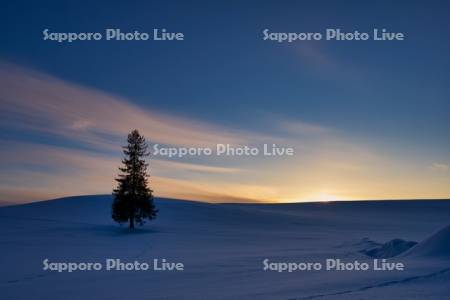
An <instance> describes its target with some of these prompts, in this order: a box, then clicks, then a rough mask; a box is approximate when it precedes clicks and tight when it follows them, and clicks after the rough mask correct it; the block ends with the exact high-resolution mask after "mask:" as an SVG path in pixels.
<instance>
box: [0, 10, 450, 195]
mask: <svg viewBox="0 0 450 300" xmlns="http://www.w3.org/2000/svg"><path fill="white" fill-rule="evenodd" d="M373 2H374V3H368V2H366V3H360V1H348V2H347V1H346V2H345V5H344V4H343V3H342V2H338V1H314V2H312V1H258V2H251V1H246V2H244V1H192V2H191V1H190V2H187V1H132V2H125V1H96V2H95V3H92V1H91V2H83V1H67V2H64V3H63V1H58V2H48V1H39V2H38V3H37V2H32V1H29V2H27V1H14V2H9V3H4V4H2V6H3V8H2V10H1V12H0V16H1V18H0V28H1V43H0V164H1V166H2V167H1V168H0V201H1V202H0V203H2V204H10V203H22V202H29V201H36V200H44V199H50V198H56V197H63V196H68V195H84V194H107V193H110V192H111V191H112V188H113V187H114V184H115V183H114V177H115V176H116V175H117V172H118V170H117V168H118V167H119V165H120V159H121V156H122V154H121V146H122V145H124V143H125V142H126V135H127V133H128V132H130V131H131V130H132V129H134V128H137V129H139V130H140V131H141V133H143V134H144V136H145V137H146V138H147V140H148V142H149V143H150V145H152V144H155V143H158V144H161V145H165V146H166V147H215V145H217V144H218V143H220V144H230V145H235V146H239V145H240V146H243V145H250V146H255V147H261V145H263V144H269V145H271V144H273V143H275V144H277V145H280V146H283V147H292V148H293V149H295V155H293V156H281V157H263V156H261V155H259V156H256V157H248V156H241V157H236V156H235V157H229V156H221V157H218V156H195V157H182V158H168V157H161V156H157V157H155V156H151V157H150V158H149V162H150V174H151V177H150V185H151V187H152V189H153V190H154V191H155V195H156V196H159V197H172V198H181V199H192V200H201V201H209V202H255V201H256V202H297V201H330V200H371V199H430V198H450V139H449V132H450V118H449V116H450V82H449V81H450V57H449V53H450V34H449V33H450V5H449V4H448V2H446V1H408V2H403V3H401V2H400V1H395V2H392V1H373ZM105 28H120V29H121V31H123V32H127V31H134V30H138V31H141V32H152V31H153V29H154V28H165V29H167V31H171V32H182V33H183V34H184V36H185V39H184V40H183V41H105V40H101V41H76V42H72V43H58V42H55V41H48V40H43V33H42V32H43V30H44V29H49V31H50V32H103V31H104V30H105ZM266 28H268V29H270V31H271V32H324V31H325V30H326V29H327V28H340V29H341V30H342V31H345V32H353V31H355V30H358V31H360V32H372V30H373V29H374V28H379V29H382V28H385V29H387V30H388V31H392V32H402V33H404V34H405V36H406V38H405V40H404V41H373V40H368V41H325V40H323V41H297V42H293V43H277V42H275V41H265V40H263V33H262V32H263V30H264V29H266Z"/></svg>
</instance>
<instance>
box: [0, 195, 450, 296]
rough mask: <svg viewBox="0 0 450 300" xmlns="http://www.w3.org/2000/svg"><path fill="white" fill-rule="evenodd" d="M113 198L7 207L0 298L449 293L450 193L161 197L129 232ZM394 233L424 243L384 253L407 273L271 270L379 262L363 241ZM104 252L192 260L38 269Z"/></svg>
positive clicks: (1, 231)
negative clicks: (238, 199) (161, 267)
mask: <svg viewBox="0 0 450 300" xmlns="http://www.w3.org/2000/svg"><path fill="white" fill-rule="evenodd" d="M111 201H112V199H111V196H108V195H98V196H80V197H70V198H63V199H57V200H51V201H43V202H37V203H32V204H26V205H18V206H9V207H1V208H0V221H1V223H0V241H1V243H0V252H1V253H2V255H0V266H1V268H0V288H1V299H6V300H9V299H26V300H29V299H30V298H31V297H32V298H35V299H130V298H142V299H316V298H318V299H393V298H395V299H425V298H426V299H445V297H448V295H449V292H450V291H449V289H450V288H449V285H448V281H449V280H450V259H449V256H448V255H446V254H448V253H449V251H448V249H449V227H448V225H449V223H450V222H449V218H448V216H449V215H450V201H431V200H430V201H373V202H372V201H371V202H336V203H304V204H265V205H263V204H208V203H201V202H193V201H181V200H173V199H157V200H156V203H155V204H156V206H157V208H158V209H159V210H160V213H159V215H158V218H157V219H156V220H155V221H152V222H150V223H148V224H146V225H145V226H144V227H142V228H139V229H138V230H136V231H134V232H130V231H129V230H128V229H127V228H126V227H120V226H119V225H117V224H116V223H114V222H113V221H112V220H111V217H110V213H111ZM442 228H444V229H443V230H441V231H439V232H438V233H436V234H433V232H436V230H439V229H442ZM393 239H403V240H407V241H419V242H420V241H422V242H420V243H419V244H417V245H416V246H415V247H413V248H411V249H410V250H409V251H408V252H406V253H405V254H404V255H399V256H395V257H392V258H390V259H389V260H388V261H394V262H402V263H404V264H405V266H406V270H405V271H391V272H388V271H365V272H355V271H343V272H342V271H325V270H320V271H302V272H291V273H289V272H281V273H280V272H275V271H267V270H266V271H264V264H263V261H264V260H265V259H269V260H270V261H271V262H296V263H301V262H325V260H326V259H328V258H333V259H340V260H342V261H344V262H352V261H355V260H358V261H360V262H367V263H372V262H373V258H371V257H368V256H366V255H364V254H362V253H361V252H360V251H362V250H367V249H368V248H369V247H372V248H373V247H374V246H377V245H383V244H382V243H385V242H386V241H390V240H393ZM391 250H398V249H390V251H391ZM108 258H114V259H120V260H122V261H126V262H133V261H135V260H137V261H140V262H152V261H153V259H155V258H156V259H166V260H167V261H170V262H182V263H183V264H184V266H185V270H184V271H181V272H160V271H106V270H100V271H95V272H94V271H84V272H83V271H79V272H72V273H64V272H62V273H58V272H52V271H48V270H47V271H46V270H43V260H45V259H48V260H49V261H51V262H77V263H78V262H104V261H105V260H106V259H108Z"/></svg>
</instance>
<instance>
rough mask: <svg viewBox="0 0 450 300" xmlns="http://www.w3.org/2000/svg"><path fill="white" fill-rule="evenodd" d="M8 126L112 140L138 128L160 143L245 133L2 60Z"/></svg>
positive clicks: (96, 141)
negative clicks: (136, 103) (181, 115)
mask: <svg viewBox="0 0 450 300" xmlns="http://www.w3.org/2000/svg"><path fill="white" fill-rule="evenodd" d="M0 91H1V94H0V96H1V102H0V109H1V111H2V118H3V122H2V125H3V126H15V127H16V128H20V129H24V130H33V131H39V132H45V133H48V134H53V135H58V136H63V137H67V138H70V139H77V140H80V141H82V142H83V143H89V144H92V145H102V146H107V145H111V143H112V142H113V143H115V142H117V141H120V140H122V139H123V136H124V135H126V134H127V133H128V132H129V131H130V130H131V129H133V128H139V129H140V130H141V131H142V132H143V134H144V135H145V136H146V137H147V138H148V139H150V140H151V141H153V142H155V143H162V144H169V145H184V146H186V145H191V146H208V145H212V144H215V143H218V142H220V143H230V144H239V143H244V142H245V141H246V137H245V136H244V135H243V134H241V133H239V132H232V131H230V130H226V129H225V128H218V127H214V126H212V124H205V123H202V122H198V121H193V120H189V119H186V118H182V117H176V116H172V115H168V114H164V113H162V112H158V111H155V110H149V109H145V108H142V107H138V106H137V105H134V104H132V103H131V102H130V101H129V100H126V99H124V98H121V97H118V96H113V95H110V94H106V93H103V92H100V91H98V90H94V89H90V88H87V87H83V86H80V85H76V84H73V83H68V82H66V81H63V80H60V79H57V78H55V77H52V76H49V75H46V74H43V73H40V72H36V71H31V70H28V69H23V68H20V67H17V66H15V65H11V64H7V63H1V64H0Z"/></svg>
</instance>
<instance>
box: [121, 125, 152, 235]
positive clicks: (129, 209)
mask: <svg viewBox="0 0 450 300" xmlns="http://www.w3.org/2000/svg"><path fill="white" fill-rule="evenodd" d="M123 153H124V155H125V157H124V158H123V159H122V164H123V166H122V167H120V168H119V170H120V171H121V174H119V176H118V177H117V178H116V181H117V183H118V184H117V187H116V188H115V189H114V191H113V196H114V201H113V204H112V218H113V219H114V221H116V222H119V223H125V222H129V227H130V228H131V229H134V224H135V222H136V223H138V224H139V225H143V224H144V219H149V220H152V219H154V218H156V213H157V212H158V210H157V209H156V208H155V206H154V204H153V195H152V192H153V191H152V190H151V189H150V188H149V187H148V182H147V178H148V177H149V175H148V173H147V167H148V164H147V163H146V162H145V157H146V156H148V155H149V153H148V152H147V144H146V142H145V138H144V137H143V136H142V135H140V134H139V131H137V130H133V131H132V132H131V133H130V134H129V135H128V145H127V146H125V147H123Z"/></svg>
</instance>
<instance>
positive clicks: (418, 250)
mask: <svg viewBox="0 0 450 300" xmlns="http://www.w3.org/2000/svg"><path fill="white" fill-rule="evenodd" d="M405 256H411V257H434V258H445V259H450V225H448V226H446V227H445V228H443V229H441V230H439V231H438V232H436V233H435V234H433V235H432V236H430V237H429V238H427V239H425V240H424V241H423V242H421V243H419V244H417V245H416V246H415V247H413V248H411V249H410V250H409V251H408V252H406V253H405Z"/></svg>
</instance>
